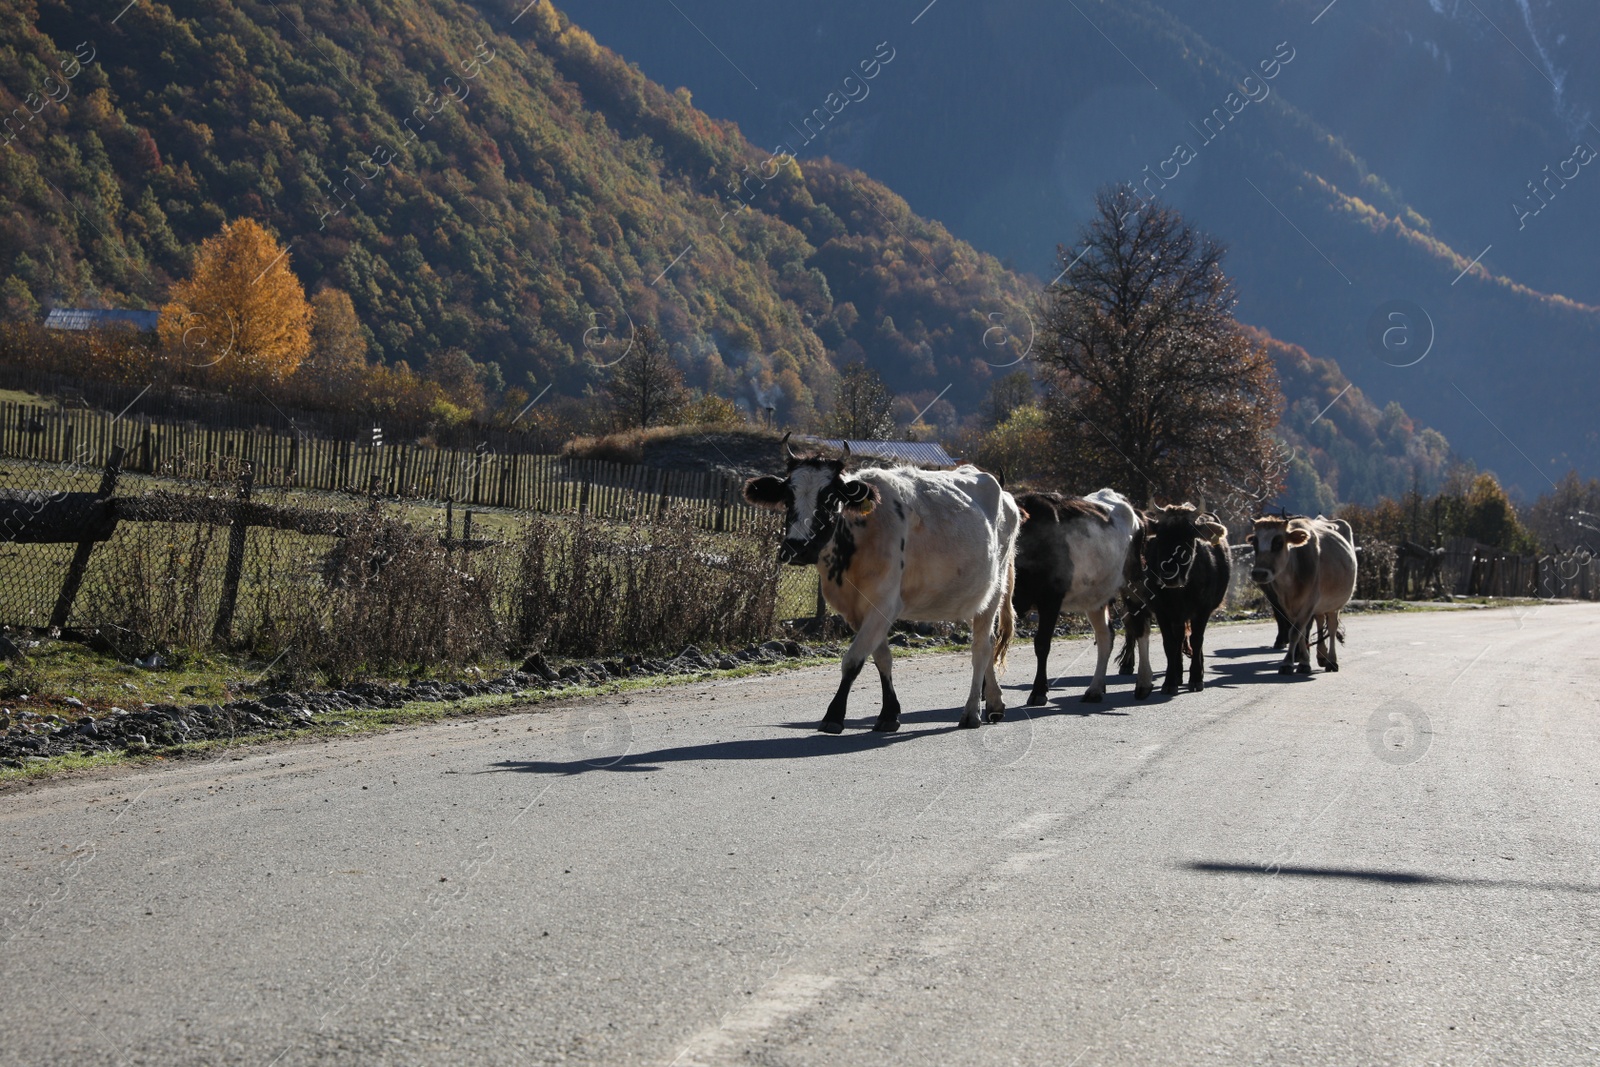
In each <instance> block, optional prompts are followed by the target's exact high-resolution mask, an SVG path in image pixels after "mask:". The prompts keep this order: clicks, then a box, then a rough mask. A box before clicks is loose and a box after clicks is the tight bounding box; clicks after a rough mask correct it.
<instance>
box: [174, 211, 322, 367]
mask: <svg viewBox="0 0 1600 1067" xmlns="http://www.w3.org/2000/svg"><path fill="white" fill-rule="evenodd" d="M311 321H312V310H311V305H310V304H309V303H308V302H307V301H306V293H305V289H304V288H302V287H301V285H300V280H299V279H298V278H296V277H295V276H294V272H293V271H292V270H290V268H289V255H288V250H287V249H285V248H284V247H283V246H282V245H280V244H279V243H278V241H277V239H276V238H275V237H273V236H272V234H270V233H268V232H267V231H266V230H265V229H263V228H262V227H261V225H260V224H259V223H257V222H256V221H255V220H254V219H248V218H246V219H239V220H237V221H235V222H230V223H227V224H226V225H224V226H223V228H222V232H221V233H219V234H217V235H216V236H215V237H211V238H208V239H207V240H206V241H205V242H204V243H203V244H201V246H200V251H199V253H198V254H197V255H196V257H195V264H194V273H193V274H192V275H190V277H189V278H188V279H186V280H184V281H181V282H178V283H177V284H176V285H174V286H173V287H172V294H171V300H170V302H169V303H168V304H167V306H166V307H164V308H163V309H162V311H161V322H160V327H159V330H160V335H161V339H162V341H163V342H164V343H165V344H166V345H167V346H168V348H169V350H170V351H172V352H174V353H176V355H177V357H178V358H180V359H182V360H183V361H184V362H186V363H187V364H188V365H190V366H193V367H200V368H204V369H205V373H206V376H207V377H208V378H210V379H212V380H214V381H216V382H219V383H221V384H225V385H243V384H254V383H277V382H281V381H283V380H284V379H285V378H287V377H288V376H289V375H291V374H293V373H294V371H295V368H297V367H299V365H300V363H301V361H302V360H304V359H305V358H306V355H307V353H309V352H310V350H311Z"/></svg>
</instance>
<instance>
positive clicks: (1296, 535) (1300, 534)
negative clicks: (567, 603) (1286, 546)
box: [1289, 529, 1311, 545]
mask: <svg viewBox="0 0 1600 1067" xmlns="http://www.w3.org/2000/svg"><path fill="white" fill-rule="evenodd" d="M1309 540H1311V535H1310V534H1309V533H1307V532H1306V531H1305V530H1299V529H1295V530H1290V531H1289V543H1290V544H1291V545H1303V544H1305V543H1306V542H1307V541H1309Z"/></svg>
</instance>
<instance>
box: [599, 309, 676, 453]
mask: <svg viewBox="0 0 1600 1067" xmlns="http://www.w3.org/2000/svg"><path fill="white" fill-rule="evenodd" d="M606 394H607V396H608V397H609V398H610V400H611V409H612V411H613V412H614V413H615V414H616V417H617V421H618V422H620V423H621V424H622V426H623V427H624V428H628V429H632V428H635V427H638V428H643V427H646V426H659V425H662V424H670V423H674V422H676V421H678V419H679V418H680V417H681V415H682V414H683V411H684V409H685V408H686V407H687V406H688V403H689V391H688V390H687V389H685V388H684V385H683V372H682V371H680V370H679V369H678V365H677V364H676V363H674V362H673V360H672V354H671V353H670V352H668V351H667V342H666V341H665V340H663V339H662V337H661V334H660V333H658V332H657V331H656V329H655V327H653V326H641V327H639V330H638V332H637V333H636V334H635V335H634V342H633V350H632V351H631V352H629V353H628V354H627V355H626V356H624V357H623V358H622V360H621V361H620V362H618V364H617V366H616V370H615V371H614V372H613V373H612V375H611V380H610V381H609V382H607V383H606Z"/></svg>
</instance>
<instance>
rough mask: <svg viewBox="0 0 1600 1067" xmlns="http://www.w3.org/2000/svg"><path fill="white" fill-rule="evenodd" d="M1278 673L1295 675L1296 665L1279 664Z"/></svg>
mask: <svg viewBox="0 0 1600 1067" xmlns="http://www.w3.org/2000/svg"><path fill="white" fill-rule="evenodd" d="M1278 673H1279V674H1293V673H1294V664H1292V663H1280V664H1278Z"/></svg>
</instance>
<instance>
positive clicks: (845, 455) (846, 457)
mask: <svg viewBox="0 0 1600 1067" xmlns="http://www.w3.org/2000/svg"><path fill="white" fill-rule="evenodd" d="M841 458H842V459H844V460H845V462H847V463H848V462H849V461H850V442H849V441H846V442H845V443H844V453H843V455H842V456H841Z"/></svg>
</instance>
